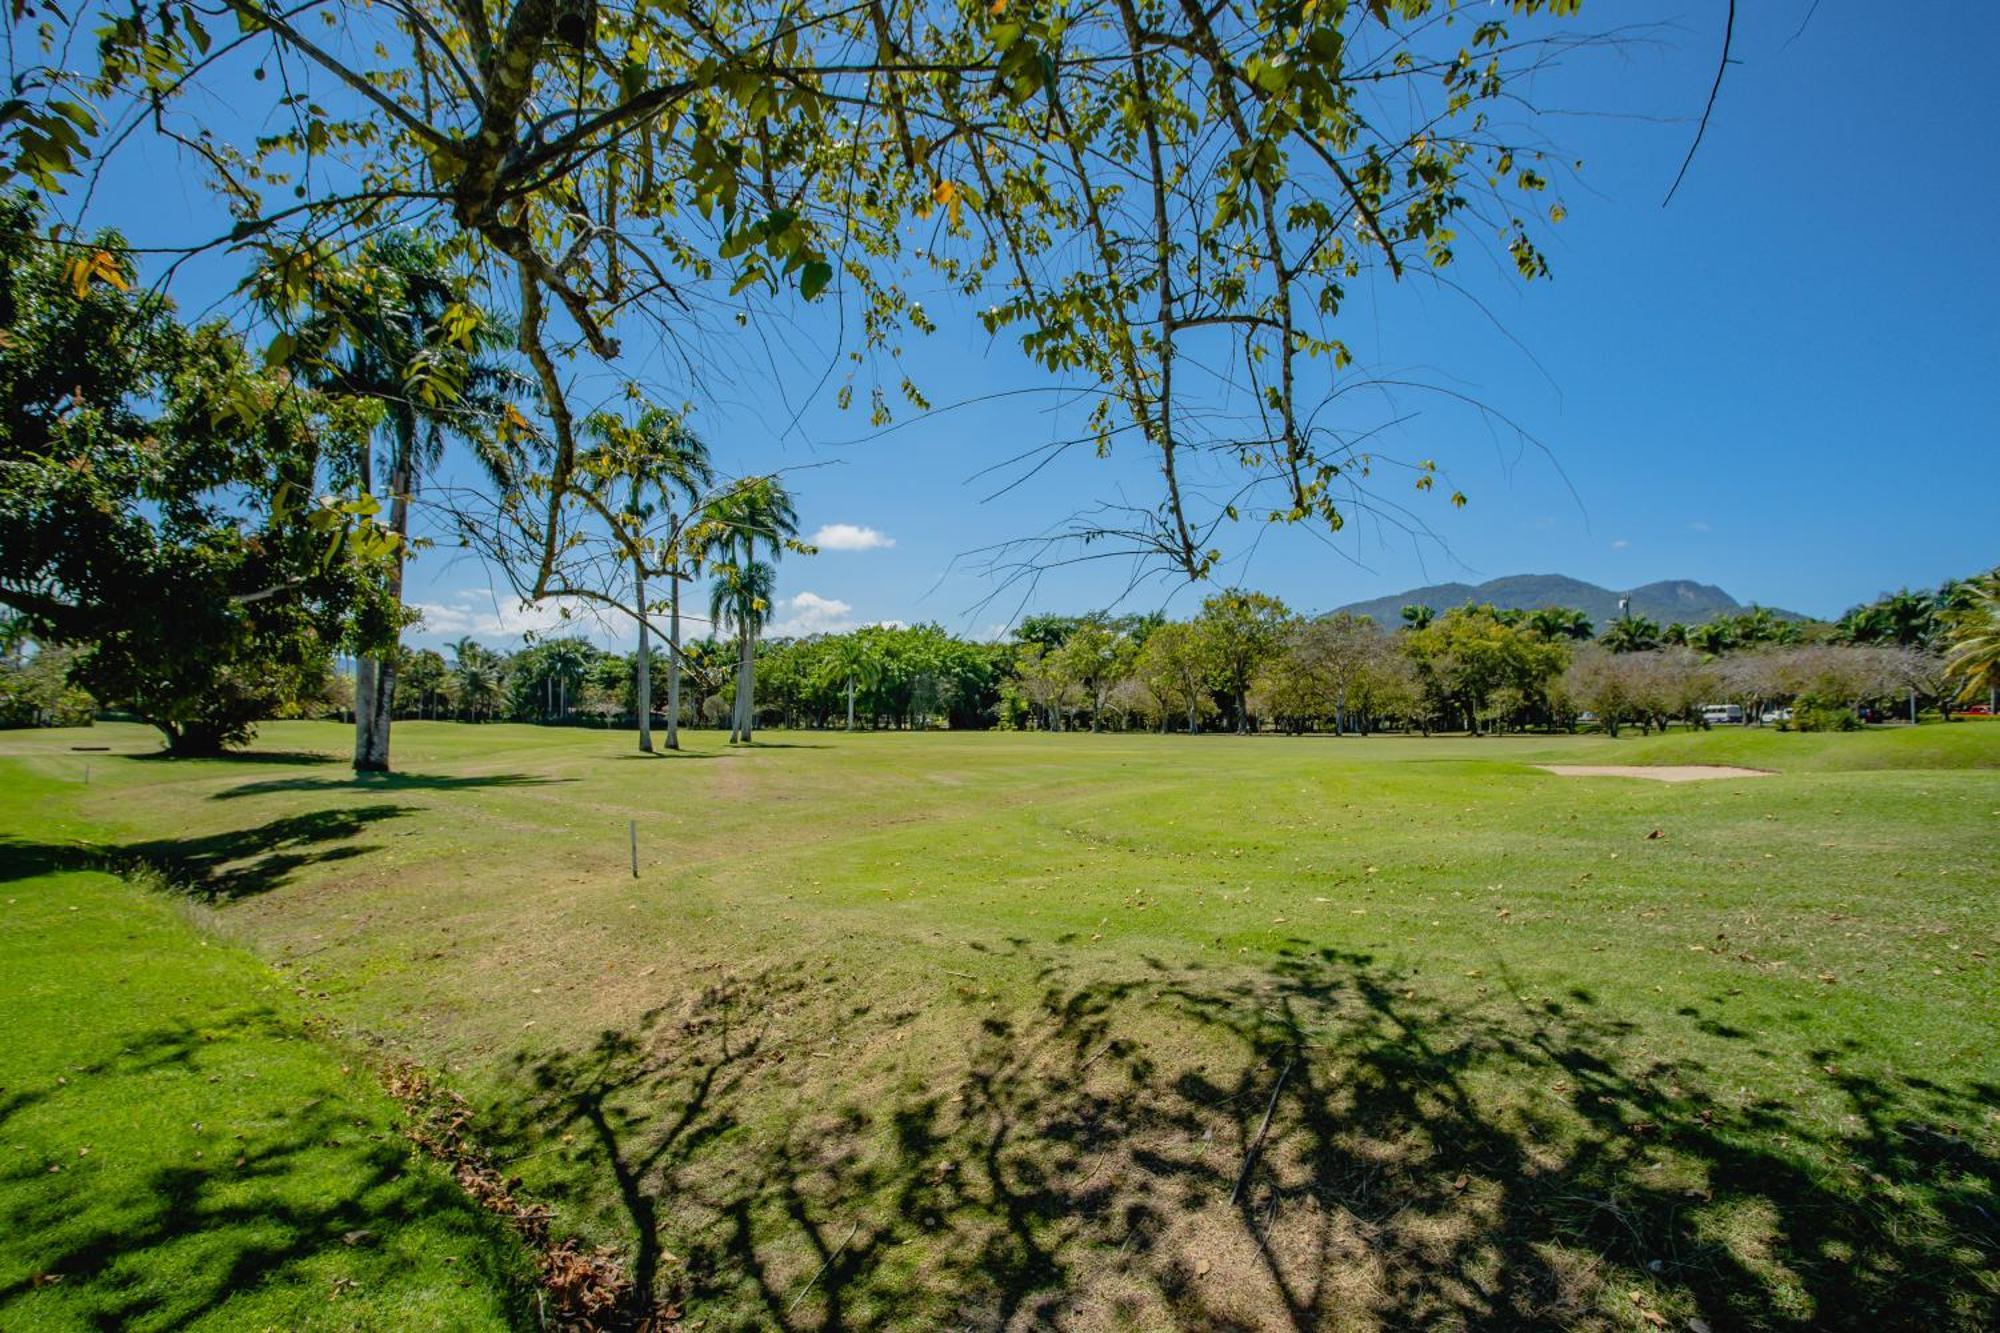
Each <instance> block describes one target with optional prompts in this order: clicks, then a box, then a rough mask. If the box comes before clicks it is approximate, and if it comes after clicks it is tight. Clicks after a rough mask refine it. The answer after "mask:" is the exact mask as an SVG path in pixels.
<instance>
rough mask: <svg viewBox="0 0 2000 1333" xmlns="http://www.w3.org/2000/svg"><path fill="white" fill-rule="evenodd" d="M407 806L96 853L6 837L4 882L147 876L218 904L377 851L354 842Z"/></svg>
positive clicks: (0, 846) (114, 846)
mask: <svg viewBox="0 0 2000 1333" xmlns="http://www.w3.org/2000/svg"><path fill="white" fill-rule="evenodd" d="M417 809H418V807H415V806H408V805H391V804H388V803H382V804H377V805H361V806H353V807H349V808H347V809H341V810H315V811H313V812H311V813H309V814H302V815H287V816H285V817H284V818H281V819H273V820H269V821H267V822H265V823H262V824H258V825H255V826H254V827H251V828H245V829H233V830H230V831H228V832H223V833H209V834H201V835H196V836H189V837H185V838H150V839H143V840H140V841H135V842H126V843H106V844H102V845H98V846H85V845H79V844H73V843H72V844H64V843H45V842H34V841H31V840H29V839H24V838H14V837H6V836H0V881H11V880H19V879H26V878H29V877H32V876H35V875H46V874H52V873H56V872H60V871H70V870H103V871H108V872H111V873H114V874H119V873H129V872H131V871H132V870H134V869H142V870H149V871H151V872H153V873H155V874H157V875H159V876H160V877H161V878H162V879H164V880H166V881H167V883H168V884H169V885H171V886H172V887H173V888H174V889H176V890H177V891H179V892H182V893H186V894H188V895H189V896H191V897H195V898H200V899H202V900H204V901H209V902H219V901H226V900H232V899H237V898H247V897H251V896H254V895H256V894H259V893H266V892H269V891H270V890H272V889H275V888H277V887H279V886H280V885H282V884H284V883H285V882H286V881H287V880H289V879H290V878H291V877H292V875H293V874H294V873H295V872H297V871H298V870H300V869H303V868H304V867H306V866H309V865H320V864H324V863H326V862H330V861H344V860H348V859H350V858H352V857H356V856H361V855H363V854H364V853H367V852H370V851H373V850H375V847H374V845H373V844H369V843H357V842H354V841H352V840H353V839H354V838H356V837H358V836H360V834H361V832H362V831H363V830H364V829H366V828H368V827H369V826H370V825H372V824H375V823H379V822H380V821H382V820H385V819H395V818H399V817H400V816H403V815H407V814H414V813H415V812H416V811H417Z"/></svg>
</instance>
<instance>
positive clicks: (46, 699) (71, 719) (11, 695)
mask: <svg viewBox="0 0 2000 1333" xmlns="http://www.w3.org/2000/svg"><path fill="white" fill-rule="evenodd" d="M75 658H76V650H75V649H74V648H69V647H65V646H63V645H61V644H39V643H36V642H35V641H34V639H33V638H32V637H31V636H30V635H28V634H27V633H26V631H25V626H23V625H22V624H21V622H19V621H18V620H14V621H7V622H4V623H0V727H76V726H88V725H89V724H90V720H91V715H92V713H94V712H95V711H96V708H97V703H96V701H95V700H94V699H92V698H91V697H90V695H89V693H88V692H87V691H84V690H81V689H78V688H77V687H76V686H75V685H72V684H71V683H70V679H69V677H70V670H71V667H72V665H73V664H74V661H75Z"/></svg>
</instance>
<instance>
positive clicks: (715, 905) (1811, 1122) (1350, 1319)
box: [0, 723, 2000, 1329]
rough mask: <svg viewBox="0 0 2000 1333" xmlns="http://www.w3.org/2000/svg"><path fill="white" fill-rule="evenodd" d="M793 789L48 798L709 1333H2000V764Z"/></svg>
mask: <svg viewBox="0 0 2000 1333" xmlns="http://www.w3.org/2000/svg"><path fill="white" fill-rule="evenodd" d="M768 739H769V740H770V741H771V742H773V743H772V744H769V745H760V746H758V747H757V748H755V749H754V750H752V751H748V752H734V753H732V752H725V751H724V750H723V748H722V747H721V745H720V744H719V741H720V737H718V736H716V735H714V734H712V733H698V734H696V735H695V736H694V737H693V738H692V740H693V748H692V749H691V750H690V752H688V753H687V754H684V755H681V756H673V757H661V758H655V759H646V758H641V757H639V756H636V755H632V754H628V753H627V751H628V749H629V747H630V745H631V738H630V736H629V735H627V734H620V733H611V734H605V733H593V732H581V731H551V730H542V729H535V728H521V727H503V726H493V727H462V726H453V725H449V724H409V725H405V724H399V725H398V729H397V740H396V745H397V751H398V762H399V764H400V765H401V767H402V768H403V769H404V772H403V773H402V774H400V775H398V776H396V777H393V778H389V779H385V780H368V781H355V780H352V779H351V778H350V777H349V775H348V774H347V773H346V772H345V770H344V769H343V768H342V767H341V766H340V765H339V764H338V763H337V762H331V761H330V760H331V759H332V757H333V756H335V755H336V754H337V753H339V752H340V751H341V750H343V749H344V748H345V745H346V738H345V735H344V733H343V732H341V731H340V730H339V729H337V728H334V727H331V726H322V725H316V724H287V725H279V726H272V727H268V728H266V729H265V732H264V735H263V737H262V740H261V742H260V744H261V746H262V747H263V748H264V750H265V751H266V754H265V755H264V756H263V757H262V760H261V761H256V762H253V761H246V760H236V761H224V762H200V763H197V762H172V761H163V760H158V759H148V758H140V757H136V752H138V751H142V750H146V749H150V748H151V747H152V742H151V740H150V739H149V738H148V737H147V736H146V735H145V733H143V732H141V731H139V730H137V729H132V728H115V727H99V728H97V729H95V730H94V731H93V732H90V733H35V734H27V733H15V734H13V735H10V736H8V737H5V738H0V755H4V756H7V758H6V760H5V762H6V764H7V765H8V769H9V772H10V774H11V776H10V778H9V781H10V782H12V783H15V784H21V783H28V782H40V783H60V784H67V787H66V790H67V791H68V797H67V800H66V805H67V807H68V808H70V809H72V810H73V811H75V812H76V817H77V818H79V819H82V820H86V821H88V822H89V824H90V825H91V827H92V828H93V829H97V830H101V831H102V832H101V835H100V836H101V837H102V838H103V840H104V841H105V843H106V845H107V850H108V852H109V854H111V855H113V856H119V857H127V858H132V859H134V860H143V861H144V862H146V863H148V864H151V865H155V866H158V867H160V868H161V870H162V872H163V873H164V874H166V875H167V876H169V877H170V878H172V879H173V880H175V881H176V882H177V883H179V884H180V885H181V886H182V887H183V888H184V889H185V890H187V891H189V892H190V893H193V894H195V895H198V896H201V897H204V898H206V899H208V900H210V901H211V902H212V904H213V906H212V908H211V909H209V910H210V917H209V918H208V920H209V921H210V922H211V923H212V927H213V929H214V930H215V931H216V932H218V933H219V934H220V935H222V936H226V937H227V938H228V939H230V940H233V941H236V942H238V943H240V944H242V945H246V946H248V947H249V948H251V949H253V950H255V951H256V952H257V953H259V954H261V955H263V956H264V958H265V959H267V960H268V961H269V962H270V963H271V964H272V965H274V966H276V967H277V968H279V969H280V970H281V972H282V974H283V975H284V976H285V977H286V978H288V984H290V985H291V986H293V987H294V988H296V990H298V991H300V992H303V993H304V995H305V996H306V997H307V1002H308V1003H309V1004H310V1005H311V1006H312V1007H313V1008H315V1009H316V1010H317V1011H318V1012H320V1013H323V1014H325V1015H326V1016H328V1017H330V1018H331V1019H333V1020H335V1021H337V1022H338V1023H340V1024H341V1025H343V1026H344V1027H346V1028H347V1029H349V1030H351V1031H356V1032H361V1033H366V1034H368V1035H369V1037H370V1038H371V1040H373V1041H375V1042H377V1043H379V1044H380V1046H381V1047H382V1049H383V1050H384V1051H385V1053H387V1054H390V1055H394V1056H399V1057H406V1058H411V1059H414V1060H417V1061H419V1062H420V1063H422V1064H424V1065H425V1066H427V1067H429V1068H430V1069H432V1070H434V1071H436V1072H437V1073H438V1074H439V1075H440V1076H441V1077H442V1078H444V1079H445V1080H446V1081H448V1082H449V1083H451V1084H452V1085H454V1086H456V1087H458V1088H460V1089H461V1090H463V1091H464V1092H466V1093H467V1094H468V1095H469V1096H470V1097H472V1098H473V1100H474V1102H475V1103H476V1105H477V1106H478V1107H479V1110H480V1120H479V1127H480V1132H481V1133H482V1134H483V1135H485V1136H486V1138H487V1140H488V1142H490V1143H491V1144H493V1145H494V1146H495V1148H496V1151H497V1152H498V1153H499V1154H500V1156H501V1157H502V1158H503V1160H504V1161H505V1162H506V1163H507V1165H508V1169H509V1170H510V1171H512V1172H515V1173H517V1174H518V1175H520V1176H521V1177H522V1178H523V1179H524V1180H525V1182H526V1186H527V1188H528V1190H529V1191H530V1192H532V1193H534V1194H535V1195H537V1196H538V1197H541V1198H543V1199H546V1200H549V1201H551V1202H552V1203H553V1204H554V1206H555V1208H556V1213H557V1229H558V1231H559V1232H562V1233H565V1234H571V1235H576V1236H578V1237H580V1238H582V1239H583V1240H584V1241H585V1242H587V1243H591V1244H607V1245H612V1246H615V1247H617V1248H618V1249H619V1250H620V1251H621V1252H622V1253H623V1254H624V1255H625V1256H626V1259H627V1262H628V1265H629V1267H630V1268H631V1270H632V1271H633V1273H634V1274H635V1276H636V1277H637V1278H638V1280H639V1281H640V1282H641V1283H642V1284H649V1285H652V1286H654V1287H655V1288H657V1289H658V1290H659V1291H660V1292H661V1293H662V1294H663V1296H664V1297H666V1298H669V1299H671V1300H673V1301H675V1302H677V1303H679V1304H681V1305H682V1306H684V1308H685V1310H686V1312H687V1314H688V1315H689V1316H690V1317H691V1319H699V1320H704V1321H706V1323H705V1327H706V1328H709V1329H718V1328H737V1327H743V1328H751V1327H758V1328H762V1327H771V1326H783V1327H836V1326H838V1327H896V1328H930V1327H938V1326H958V1325H970V1326H975V1327H994V1326H1036V1325H1041V1324H1051V1325H1060V1326H1062V1327H1066V1328H1081V1329H1098V1328H1104V1329H1110V1328H1159V1327H1165V1326H1185V1327H1204V1328H1246V1329H1247V1328H1265V1327H1274V1326H1289V1327H1299V1328H1369V1327H1385V1328H1386V1327H1412V1326H1424V1325H1454V1324H1459V1325H1464V1324H1479V1325H1483V1326H1491V1325H1495V1324H1498V1325H1517V1326H1549V1325H1556V1326H1567V1327H1579V1328H1596V1327H1604V1328H1619V1327H1634V1328H1648V1327H1657V1326H1661V1325H1659V1324H1657V1323H1655V1320H1664V1321H1666V1326H1672V1327H1685V1326H1686V1321H1687V1320H1689V1319H1693V1318H1699V1319H1702V1320H1704V1321H1706V1322H1707V1323H1708V1324H1709V1325H1710V1326H1711V1327H1714V1328H1718V1329H1721V1328H1809V1327H1811V1328H1818V1327H1853V1328H1884V1327H1906V1328H1968V1329H1970V1328H1984V1327H1989V1326H1991V1325H1992V1324H1993V1323H1994V1322H1995V1320H1996V1318H2000V1255H1996V1244H2000V1242H1996V1235H1997V1234H2000V1225H1996V1218H2000V1200H1996V1191H1997V1190H2000V1185H1997V1184H1996V1182H2000V1147H1996V1137H2000V1120H1996V1114H2000V1017H1996V1015H2000V1004H1996V1000H2000V988H1996V985H1995V972H1994V969H1993V963H1992V959H1993V957H1994V955H1995V952H1996V950H2000V904H1996V889H2000V856H1997V855H1996V846H2000V840H1996V838H1995V833H1996V830H2000V726H1996V725H1994V724H1984V723H1964V724H1957V725H1953V726H1949V727H1944V726H1927V727H1923V728H1917V729H1904V730H1884V731H1874V732H1868V733H1864V734H1860V735H1852V736H1799V735H1778V734H1773V733H1763V732H1755V733H1751V732H1742V731H1732V732H1721V731H1718V732H1714V733H1707V734H1692V735H1681V734H1675V735H1671V736H1668V737H1664V738H1659V737H1656V738H1650V739H1648V738H1641V737H1637V736H1630V737H1627V738H1624V739H1622V740H1619V741H1615V742H1614V741H1610V740H1607V739H1603V738H1586V737H1574V738H1571V737H1557V738H1549V737H1523V738H1513V739H1505V740H1492V739H1482V740H1464V739H1437V740H1430V741H1424V740H1414V739H1413V740H1405V739H1401V738H1376V739H1370V740H1366V741H1362V740H1341V741H1334V740H1328V739H1298V740H1291V739H1277V738H1257V739H1248V740H1243V739H1236V738H1228V737H1200V738H1181V737H1156V736H1102V737H1091V736H1084V735H1069V736H1045V735H1025V736H1024V735H1011V736H1010V735H917V736H908V735H880V736H872V735H863V736H855V737H848V736H843V735H840V734H829V735H819V734H778V733H772V734H770V736H769V737H768ZM79 742H85V743H94V744H110V745H113V746H114V747H115V748H116V749H117V750H119V751H124V752H127V753H124V754H112V755H97V756H94V757H93V756H85V755H81V754H76V753H72V752H70V751H69V750H68V748H67V747H68V746H69V745H71V744H75V743H79ZM316 752H317V753H316ZM86 759H89V762H90V764H91V773H90V783H89V785H88V786H85V785H83V783H82V779H83V764H84V762H85V760H86ZM1545 762H1566V763H1585V764H1589V763H1727V764H1740V765H1744V766H1749V767H1757V768H1765V769H1771V770H1774V771H1775V772H1776V774H1777V776H1773V777H1766V778H1759V779H1754V780H1750V779H1739V780H1731V781H1723V782H1713V783H1699V784H1687V785H1673V786H1670V785H1665V784H1657V783H1652V782H1644V781H1635V780H1627V779H1568V778H1558V777H1555V776H1553V775H1550V774H1547V773H1544V772H1542V771H1541V770H1539V769H1538V768H1536V767H1534V765H1536V764H1539V763H1545ZM628 821H636V823H637V826H638V830H639V839H640V859H641V875H640V877H639V878H638V879H637V880H634V879H633V878H632V876H631V873H630V870H629V866H628V860H627V858H628V855H629V852H628V843H627V829H628ZM16 827H17V828H19V827H20V826H19V825H17V826H16ZM21 831H22V834H23V836H24V837H26V838H29V839H39V840H42V841H49V840H50V839H49V838H48V836H47V835H46V834H43V833H38V832H34V831H33V830H32V829H31V828H26V829H22V830H21ZM1655 834H1657V836H1655ZM10 910H12V909H10ZM1267 1107H1268V1108H1270V1120H1269V1126H1268V1130H1267V1131H1266V1132H1265V1133H1264V1135H1263V1138H1262V1139H1261V1142H1260V1140H1259V1137H1258V1136H1259V1129H1260V1126H1262V1124H1263V1121H1264V1117H1265V1113H1266V1108H1267ZM11 1124H12V1122H11V1121H10V1122H9V1128H10V1129H11ZM1253 1147H1255V1148H1256V1151H1255V1152H1254V1154H1252V1153H1251V1150H1252V1148H1253ZM1247 1156H1248V1157H1250V1158H1251V1160H1250V1164H1249V1166H1248V1168H1247V1170H1246V1169H1245V1166H1244V1163H1245V1161H1246V1157H1247ZM1239 1181H1240V1184H1239ZM10 1326H11V1325H10Z"/></svg>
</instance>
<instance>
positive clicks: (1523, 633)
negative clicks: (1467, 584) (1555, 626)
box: [1402, 606, 1567, 734]
mask: <svg viewBox="0 0 2000 1333" xmlns="http://www.w3.org/2000/svg"><path fill="white" fill-rule="evenodd" d="M1402 642H1403V650H1404V652H1406V653H1407V654H1408V655H1409V658H1410V660H1411V662H1412V663H1413V664H1414V665H1415V667H1416V671H1417V676H1418V680H1419V682H1420V684H1421V686H1422V688H1423V690H1424V692H1425V693H1426V694H1428V695H1429V696H1430V698H1431V700H1432V701H1433V704H1434V705H1435V707H1436V710H1437V711H1438V712H1441V713H1451V712H1455V713H1457V714H1458V715H1459V716H1461V717H1462V718H1463V719H1464V720H1465V722H1466V724H1467V730H1469V731H1472V732H1473V733H1475V734H1477V733H1478V731H1479V730H1480V723H1481V721H1482V720H1492V721H1505V720H1507V718H1509V717H1512V716H1513V715H1515V714H1517V713H1518V712H1520V711H1521V710H1522V709H1524V708H1525V707H1527V706H1528V705H1530V704H1532V703H1534V702H1535V701H1537V700H1539V699H1541V698H1542V696H1543V693H1544V690H1545V688H1546V686H1547V683H1548V681H1549V680H1550V678H1551V677H1553V676H1555V675H1556V674H1557V673H1558V672H1560V671H1561V670H1562V669H1563V666H1564V664H1565V662H1566V660H1567V656H1566V650H1565V649H1564V648H1563V646H1562V645H1561V644H1556V643H1548V642H1544V641H1543V640H1542V639H1541V638H1540V636H1538V635H1536V634H1535V633H1533V632H1532V631H1530V630H1528V629H1525V628H1520V629H1517V628H1515V627H1513V626H1510V625H1503V624H1501V623H1500V620H1499V618H1498V617H1497V616H1496V615H1495V614H1494V612H1493V608H1491V607H1489V606H1462V607H1457V608H1455V609H1453V610H1450V611H1447V612H1445V614H1444V615H1442V616H1440V617H1439V618H1438V619H1437V620H1436V621H1435V622H1434V623H1433V624H1431V625H1430V626H1429V627H1427V628H1425V629H1421V630H1417V631H1415V632H1413V633H1406V634H1404V636H1403V640H1402ZM1503 691H1505V692H1506V696H1505V697H1506V700H1507V704H1508V706H1507V707H1506V708H1505V709H1503V710H1500V711H1499V712H1498V713H1497V714H1496V712H1495V710H1494V709H1493V707H1492V705H1493V702H1494V700H1495V698H1496V696H1500V695H1501V693H1502V692H1503Z"/></svg>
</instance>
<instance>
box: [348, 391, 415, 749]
mask: <svg viewBox="0 0 2000 1333" xmlns="http://www.w3.org/2000/svg"><path fill="white" fill-rule="evenodd" d="M416 452H417V426H416V422H415V421H414V420H404V421H399V422H397V424H396V456H395V459H394V461H393V462H392V463H391V464H390V467H389V530H390V531H391V532H393V533H395V534H396V548H395V550H394V551H393V552H392V553H391V554H390V556H389V575H388V578H389V596H390V598H391V599H392V600H393V601H394V602H395V604H396V605H397V606H398V607H401V606H402V604H403V559H404V556H405V554H406V552H407V551H408V549H409V548H408V544H407V538H408V537H409V533H410V492H411V491H412V490H413V489H415V484H416ZM367 474H368V465H367V451H366V450H365V449H364V451H363V462H362V486H363V488H364V489H366V488H367V486H368V475H367ZM397 646H398V645H397V644H396V643H395V642H391V643H390V645H389V651H388V652H386V653H384V654H383V655H382V656H381V657H378V658H375V659H373V660H372V661H359V662H356V663H355V665H354V771H355V772H357V773H387V772H388V771H389V722H390V712H391V709H392V708H393V707H394V705H395V702H396V649H397Z"/></svg>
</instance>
